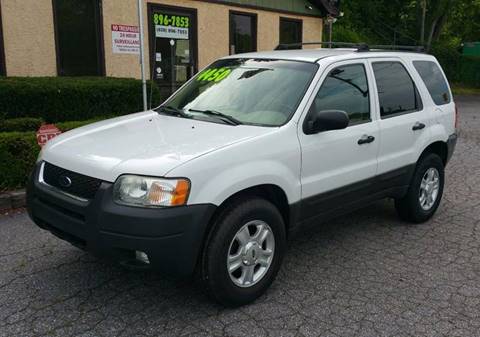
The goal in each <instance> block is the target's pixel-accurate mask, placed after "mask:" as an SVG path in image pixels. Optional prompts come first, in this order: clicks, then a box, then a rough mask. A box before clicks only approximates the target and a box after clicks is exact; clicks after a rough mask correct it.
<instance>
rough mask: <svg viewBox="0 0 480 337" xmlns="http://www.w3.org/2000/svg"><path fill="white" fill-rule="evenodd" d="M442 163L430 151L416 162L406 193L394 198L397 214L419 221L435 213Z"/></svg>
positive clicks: (440, 193)
mask: <svg viewBox="0 0 480 337" xmlns="http://www.w3.org/2000/svg"><path fill="white" fill-rule="evenodd" d="M444 182H445V173H444V165H443V162H442V160H441V159H440V157H439V156H438V155H436V154H433V153H430V154H427V155H426V156H424V157H422V158H421V159H420V161H419V162H418V164H417V167H416V169H415V173H414V175H413V179H412V183H411V184H410V187H409V189H408V192H407V195H406V196H405V197H403V198H401V199H396V200H395V207H396V209H397V212H398V214H399V216H400V217H401V218H402V219H404V220H406V221H410V222H414V223H421V222H425V221H427V220H428V219H430V218H431V217H432V216H433V214H435V212H436V210H437V208H438V206H439V205H440V201H441V199H442V195H443V186H444Z"/></svg>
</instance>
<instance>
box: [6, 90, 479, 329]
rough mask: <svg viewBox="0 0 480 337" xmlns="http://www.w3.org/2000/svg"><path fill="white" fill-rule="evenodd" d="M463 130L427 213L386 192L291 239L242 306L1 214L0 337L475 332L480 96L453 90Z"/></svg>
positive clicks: (23, 217)
mask: <svg viewBox="0 0 480 337" xmlns="http://www.w3.org/2000/svg"><path fill="white" fill-rule="evenodd" d="M457 100H458V101H459V103H460V111H461V138H460V139H459V143H458V145H457V150H456V153H455V155H454V157H453V159H452V162H451V163H450V165H449V166H448V168H447V175H446V176H447V184H446V190H445V195H444V199H443V201H442V204H441V207H440V209H439V211H438V213H437V215H436V216H435V217H434V218H433V219H432V220H431V221H429V222H428V223H426V224H422V225H408V224H405V223H402V222H401V221H399V220H398V219H397V217H396V215H395V211H394V209H393V205H392V203H391V202H389V201H385V202H380V203H377V204H375V205H372V206H371V207H369V208H368V209H364V210H362V211H360V212H356V213H354V214H351V215H349V216H345V217H343V218H341V219H338V220H334V221H331V222H329V223H327V224H325V225H324V226H322V227H321V228H320V229H319V230H316V231H311V232H308V233H305V234H303V235H301V236H300V237H298V238H296V239H295V240H294V241H293V242H291V244H290V248H289V252H288V254H287V257H286V260H285V263H284V266H283V268H282V270H281V272H280V275H279V277H278V278H277V281H276V282H275V283H274V284H273V286H272V287H271V289H270V290H269V291H268V292H267V294H266V295H265V296H263V297H262V298H261V299H259V300H258V301H256V302H255V303H254V304H252V305H249V306H245V307H242V308H240V309H224V308H222V307H220V306H218V305H216V304H215V303H212V302H211V301H210V300H209V299H208V298H207V297H206V295H205V294H204V292H203V291H202V289H201V288H200V287H199V286H198V285H197V284H196V283H193V282H187V281H184V282H178V281H172V280H168V279H165V278H162V277H161V276H159V275H155V274H152V273H148V272H132V271H127V270H125V269H123V268H121V267H119V266H116V265H111V264H108V263H106V262H104V261H99V260H97V259H95V258H93V257H91V256H90V255H88V254H85V253H83V252H82V251H80V250H78V249H76V248H73V247H71V246H70V245H69V244H67V243H64V242H62V241H60V240H58V239H56V238H55V237H53V236H52V235H50V234H49V233H47V232H44V231H42V230H40V229H38V228H37V227H35V226H34V225H33V224H32V222H31V221H30V220H29V219H28V217H27V215H26V214H25V213H19V214H11V215H4V216H1V217H0V337H12V336H22V337H23V336H61V337H65V336H94V337H98V336H274V337H281V336H302V337H303V336H305V337H308V336H320V335H321V336H449V337H453V336H480V113H479V111H478V110H480V98H473V97H469V98H468V97H463V98H458V99H457Z"/></svg>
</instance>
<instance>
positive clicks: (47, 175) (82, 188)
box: [43, 163, 102, 199]
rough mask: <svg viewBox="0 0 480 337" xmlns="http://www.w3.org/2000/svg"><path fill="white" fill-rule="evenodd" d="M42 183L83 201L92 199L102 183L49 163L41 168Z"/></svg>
mask: <svg viewBox="0 0 480 337" xmlns="http://www.w3.org/2000/svg"><path fill="white" fill-rule="evenodd" d="M66 178H68V179H66ZM43 181H44V182H45V183H47V184H48V185H50V186H53V187H55V188H57V189H59V190H61V191H63V192H65V193H68V194H71V195H74V196H77V197H80V198H83V199H93V198H94V197H95V193H97V191H98V188H99V187H100V184H101V183H102V181H101V180H99V179H96V178H92V177H88V176H85V175H83V174H80V173H76V172H72V171H69V170H65V169H63V168H61V167H58V166H55V165H52V164H50V163H45V165H44V167H43ZM66 182H69V184H68V183H66Z"/></svg>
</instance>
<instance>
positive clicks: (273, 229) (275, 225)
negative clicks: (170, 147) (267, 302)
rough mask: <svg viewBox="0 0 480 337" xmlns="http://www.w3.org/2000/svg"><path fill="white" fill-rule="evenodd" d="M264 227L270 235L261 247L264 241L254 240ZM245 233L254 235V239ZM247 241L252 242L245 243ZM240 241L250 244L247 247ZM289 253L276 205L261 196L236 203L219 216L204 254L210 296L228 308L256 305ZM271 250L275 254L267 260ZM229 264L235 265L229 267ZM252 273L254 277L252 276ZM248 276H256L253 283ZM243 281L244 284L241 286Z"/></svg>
mask: <svg viewBox="0 0 480 337" xmlns="http://www.w3.org/2000/svg"><path fill="white" fill-rule="evenodd" d="M265 225H266V226H265ZM245 228H246V229H247V230H245ZM260 228H262V229H265V230H262V232H261V233H262V235H263V234H265V233H267V232H268V233H267V234H265V235H266V236H265V239H264V240H263V241H262V243H261V244H259V243H258V242H260V241H261V239H260V238H257V240H250V239H252V237H255V234H259V233H260ZM240 230H242V231H240ZM239 232H240V234H239ZM245 233H247V234H250V237H248V236H246V235H247V234H245ZM237 234H238V236H237ZM272 237H273V242H274V244H273V246H272ZM239 238H241V239H242V240H240V239H239ZM245 238H248V240H244V239H245ZM240 241H242V242H249V243H248V244H247V245H243V244H242V243H241V242H240ZM254 241H255V242H254ZM267 244H268V246H267ZM247 247H249V248H248V249H247ZM272 247H273V249H272ZM285 250H286V232H285V223H284V221H283V218H282V215H281V214H280V212H279V211H278V209H277V208H276V207H275V206H274V205H273V204H272V203H270V202H269V201H267V200H264V199H261V198H258V197H251V198H246V197H244V198H237V199H235V200H233V201H232V202H230V203H229V204H228V205H227V206H226V207H225V208H224V209H223V210H222V211H221V212H220V214H219V216H218V217H217V220H216V221H215V224H214V227H213V229H212V232H211V234H210V236H209V239H208V242H207V244H206V247H205V251H204V254H203V261H202V280H203V282H204V283H205V285H206V287H207V291H208V293H209V295H210V296H211V297H212V298H213V299H214V300H216V301H217V302H219V303H221V304H223V305H225V306H228V307H237V306H241V305H245V304H248V303H250V302H253V301H254V300H255V299H257V298H258V297H260V296H261V295H262V294H263V293H264V292H265V291H266V290H267V288H268V287H269V286H270V285H271V284H272V282H273V281H274V280H275V277H276V276H277V273H278V271H279V269H280V265H281V263H282V260H283V256H284V254H285ZM269 251H272V253H271V255H269V256H268V257H267V253H268V252H269ZM242 252H243V253H244V254H242ZM264 252H265V254H264ZM234 256H240V257H241V258H240V259H237V258H234ZM230 257H231V259H230V260H229V258H230ZM255 259H258V261H261V262H263V264H262V265H261V264H260V262H258V263H259V264H258V267H257V264H256V261H255ZM229 261H233V262H230V263H231V264H230V265H228V263H229ZM267 261H269V262H267ZM246 263H248V265H247V264H246ZM237 264H238V265H239V267H237V269H235V271H233V272H232V273H230V272H229V268H230V267H231V268H232V269H234V268H235V267H236V265H237ZM267 264H268V267H266V265H267ZM252 266H254V267H252ZM249 271H252V273H253V274H252V273H248V272H249ZM247 274H248V275H253V276H252V279H251V280H252V281H251V282H248V280H249V279H250V277H249V276H248V275H247ZM260 276H261V277H260ZM254 277H257V279H256V280H255V279H254ZM242 282H244V284H243V285H241V284H240V283H242Z"/></svg>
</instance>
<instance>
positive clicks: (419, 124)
mask: <svg viewBox="0 0 480 337" xmlns="http://www.w3.org/2000/svg"><path fill="white" fill-rule="evenodd" d="M424 128H425V124H423V123H420V122H416V123H415V125H414V126H412V130H413V131H417V130H422V129H424Z"/></svg>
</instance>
